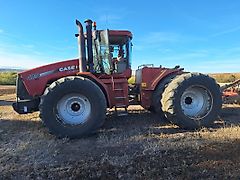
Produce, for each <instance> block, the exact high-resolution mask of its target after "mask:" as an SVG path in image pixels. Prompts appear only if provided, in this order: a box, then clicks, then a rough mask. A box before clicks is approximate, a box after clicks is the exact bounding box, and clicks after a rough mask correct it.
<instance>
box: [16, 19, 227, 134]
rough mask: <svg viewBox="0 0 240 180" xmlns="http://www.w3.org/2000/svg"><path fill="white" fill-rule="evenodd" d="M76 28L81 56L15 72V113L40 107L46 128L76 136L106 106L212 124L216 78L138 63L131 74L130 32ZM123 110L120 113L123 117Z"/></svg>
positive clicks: (98, 119) (100, 117) (217, 105)
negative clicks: (140, 109)
mask: <svg viewBox="0 0 240 180" xmlns="http://www.w3.org/2000/svg"><path fill="white" fill-rule="evenodd" d="M85 23H86V32H85V33H84V32H83V26H82V24H81V23H80V22H79V21H78V20H76V24H77V27H78V30H79V32H78V34H76V35H75V36H76V37H77V38H78V44H79V54H80V56H79V59H73V60H67V61H63V62H58V63H54V64H49V65H46V66H42V67H38V68H35V69H31V70H27V71H24V72H21V73H19V74H18V79H17V101H16V102H15V103H14V104H13V108H14V110H15V111H16V112H18V113H19V114H26V113H32V112H34V111H38V110H39V111H40V118H41V119H42V121H43V123H44V124H45V125H46V127H47V128H48V129H49V130H50V132H52V133H53V134H55V135H56V136H58V137H69V138H76V137H81V136H83V135H88V134H90V133H92V132H94V131H96V130H97V129H98V128H100V127H101V126H102V125H103V123H104V120H105V118H106V110H107V108H115V109H116V110H117V111H118V110H126V111H127V107H128V106H129V105H132V104H139V105H141V106H142V107H144V108H145V109H147V110H150V111H151V112H153V113H156V114H158V115H159V119H161V118H166V119H168V120H169V121H170V122H172V123H174V124H176V125H178V126H179V127H181V128H186V129H197V128H199V127H207V126H210V125H211V124H213V122H214V120H216V118H217V116H218V114H219V112H220V110H221V105H222V101H221V92H220V88H219V86H218V85H217V83H216V82H215V80H214V79H212V78H210V77H209V76H206V75H203V74H200V73H189V72H184V71H183V69H182V68H180V67H179V66H176V67H175V68H165V67H149V66H141V67H139V68H138V70H137V71H136V74H135V77H136V82H135V84H134V85H129V84H128V79H129V78H130V77H131V75H132V70H131V52H132V43H131V40H132V33H131V32H129V31H120V30H96V24H95V23H92V21H91V20H86V21H85ZM123 112H124V111H122V112H121V113H120V114H119V115H122V113H123Z"/></svg>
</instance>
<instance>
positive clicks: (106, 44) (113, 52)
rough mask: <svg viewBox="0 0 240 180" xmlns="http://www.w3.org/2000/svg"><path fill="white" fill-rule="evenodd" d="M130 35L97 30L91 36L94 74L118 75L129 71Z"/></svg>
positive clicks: (129, 33)
mask: <svg viewBox="0 0 240 180" xmlns="http://www.w3.org/2000/svg"><path fill="white" fill-rule="evenodd" d="M131 39H132V34H131V32H129V31H115V30H99V31H95V32H94V35H93V64H94V70H95V73H101V74H102V73H105V74H115V73H117V74H119V73H124V71H126V70H127V69H131V47H132V43H131Z"/></svg>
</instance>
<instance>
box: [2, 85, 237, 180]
mask: <svg viewBox="0 0 240 180" xmlns="http://www.w3.org/2000/svg"><path fill="white" fill-rule="evenodd" d="M0 91H1V92H3V91H2V89H0ZM14 99H15V95H14V94H13V93H12V91H11V90H6V91H5V93H1V94H0V179H47V178H50V179H59V178H61V179H63V178H64V179H66V178H69V179H76V178H78V179H83V178H92V179H239V178H240V156H239V152H240V127H239V124H240V106H239V105H234V104H233V105H223V110H222V113H221V117H220V118H219V120H218V121H216V123H215V125H214V127H212V128H208V129H207V128H204V129H201V130H198V131H186V130H183V129H179V128H178V127H176V126H173V125H171V124H168V123H166V122H162V121H161V120H159V119H158V117H156V116H155V115H154V114H151V113H149V112H148V111H145V110H144V109H142V108H141V107H140V106H134V107H131V108H130V113H129V115H128V116H123V117H116V116H115V115H114V114H111V113H110V114H109V115H108V117H107V119H106V122H105V124H104V126H103V127H102V128H101V129H100V130H99V131H98V132H97V133H96V134H93V135H91V136H89V137H85V138H81V139H75V140H70V139H57V138H55V137H54V136H53V135H51V134H49V133H48V130H47V128H46V127H44V125H43V124H42V123H41V120H40V118H39V117H38V115H39V114H38V113H33V114H30V115H18V114H17V113H15V112H14V111H13V110H12V107H11V103H12V102H13V101H14Z"/></svg>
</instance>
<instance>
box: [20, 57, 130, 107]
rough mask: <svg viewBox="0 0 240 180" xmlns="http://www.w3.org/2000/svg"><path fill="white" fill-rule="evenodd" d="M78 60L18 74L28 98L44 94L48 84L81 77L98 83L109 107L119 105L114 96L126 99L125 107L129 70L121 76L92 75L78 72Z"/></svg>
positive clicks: (125, 100) (126, 100)
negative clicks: (58, 80) (67, 77)
mask: <svg viewBox="0 0 240 180" xmlns="http://www.w3.org/2000/svg"><path fill="white" fill-rule="evenodd" d="M78 62H79V61H78V59H73V60H68V61H62V62H58V63H54V64H49V65H46V66H41V67H38V68H34V69H31V70H27V71H24V72H21V73H19V75H20V77H21V78H22V80H23V83H24V85H25V87H26V89H27V91H28V93H29V95H30V96H33V97H35V96H41V95H42V94H43V93H44V90H45V88H46V87H47V84H48V83H52V82H53V81H55V80H57V79H60V78H62V77H66V76H75V75H78V76H83V77H86V78H89V79H91V80H93V81H95V82H96V83H98V84H99V85H100V86H101V87H102V90H103V91H105V92H104V93H105V95H106V98H107V101H108V105H109V107H113V106H114V105H115V104H118V103H119V100H116V98H115V97H116V96H122V97H126V99H124V100H123V102H121V103H124V104H125V105H128V82H127V79H128V78H129V77H131V69H127V70H126V71H124V72H123V73H121V74H113V75H107V74H96V75H94V74H92V73H90V72H82V73H79V72H78ZM120 88H122V89H123V90H122V92H115V91H114V89H120Z"/></svg>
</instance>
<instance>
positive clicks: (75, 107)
mask: <svg viewBox="0 0 240 180" xmlns="http://www.w3.org/2000/svg"><path fill="white" fill-rule="evenodd" d="M80 107H81V106H80V104H78V103H77V102H74V103H73V104H72V105H71V109H72V110H73V111H74V112H77V111H79V110H80Z"/></svg>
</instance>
